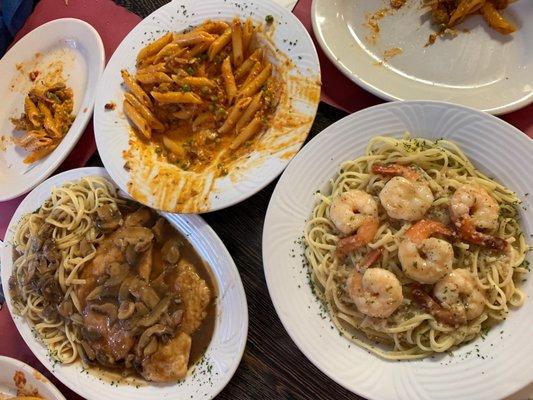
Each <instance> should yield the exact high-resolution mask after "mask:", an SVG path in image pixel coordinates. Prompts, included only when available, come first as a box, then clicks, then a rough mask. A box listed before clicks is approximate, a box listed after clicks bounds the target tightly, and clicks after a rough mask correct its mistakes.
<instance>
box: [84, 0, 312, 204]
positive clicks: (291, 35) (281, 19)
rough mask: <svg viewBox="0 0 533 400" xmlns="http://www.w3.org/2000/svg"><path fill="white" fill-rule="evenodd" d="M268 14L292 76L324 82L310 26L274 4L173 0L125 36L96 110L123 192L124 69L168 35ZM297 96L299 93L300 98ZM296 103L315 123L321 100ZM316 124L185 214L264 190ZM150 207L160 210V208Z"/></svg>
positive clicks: (218, 184) (105, 158)
mask: <svg viewBox="0 0 533 400" xmlns="http://www.w3.org/2000/svg"><path fill="white" fill-rule="evenodd" d="M267 15H272V16H273V18H274V24H276V25H275V30H274V36H273V38H272V40H273V42H274V44H275V45H276V47H277V48H279V49H280V50H281V51H282V52H283V53H285V54H286V55H287V56H288V57H289V58H290V59H291V60H292V62H293V64H294V66H293V67H292V69H291V73H290V74H291V75H292V74H293V71H294V72H298V74H299V75H301V76H303V77H305V78H310V79H311V78H312V79H313V80H314V81H316V82H318V80H319V78H320V65H319V62H318V56H317V53H316V49H315V47H314V45H313V42H312V40H311V38H310V36H309V34H308V33H307V31H306V29H305V27H304V26H303V25H302V24H301V22H300V21H299V20H298V19H297V18H296V17H295V16H294V15H293V14H292V13H291V12H290V11H289V10H288V9H286V8H284V7H282V6H281V5H279V4H277V3H274V2H273V1H271V0H257V1H249V0H232V1H220V0H202V1H197V0H183V1H176V0H174V1H171V2H170V3H169V4H166V5H165V6H163V7H161V8H159V9H158V10H156V11H155V12H154V13H152V14H151V15H149V16H148V17H146V18H145V19H144V20H143V21H142V22H141V23H139V25H137V26H136V27H135V28H134V29H133V30H132V31H131V32H130V33H129V34H128V36H126V38H125V39H124V40H123V41H122V43H121V44H120V46H119V47H118V48H117V50H116V51H115V53H114V54H113V57H112V58H111V60H110V61H109V63H108V64H107V67H106V70H105V72H104V74H103V76H102V80H101V82H100V85H99V87H98V94H97V97H96V103H95V112H94V128H95V135H96V144H97V146H98V151H99V154H100V156H101V158H102V162H103V163H104V166H105V167H106V169H107V171H108V172H109V174H110V175H111V177H112V178H113V180H114V181H115V182H116V183H117V184H118V185H119V187H120V188H121V189H122V190H124V191H125V192H127V191H128V181H129V180H130V174H129V172H128V171H126V170H125V169H124V159H123V157H122V154H123V152H124V151H125V150H127V149H128V147H129V145H128V140H129V131H130V125H129V123H128V121H127V118H126V116H125V115H124V113H123V112H122V103H123V100H124V90H123V89H122V87H121V84H122V78H121V75H120V70H121V69H128V70H130V71H134V70H135V60H136V57H137V53H138V52H139V50H140V49H141V48H142V47H144V46H145V45H146V44H147V43H148V42H150V41H151V40H152V39H153V38H157V37H159V36H161V35H162V34H163V33H164V32H167V31H177V32H180V31H183V30H184V29H187V28H190V27H191V26H196V25H199V24H200V23H202V22H204V21H205V20H207V19H223V20H227V21H231V20H232V19H233V18H234V17H235V16H240V17H242V18H248V17H251V18H252V19H253V20H255V21H257V22H263V23H264V20H265V17H266V16H267ZM292 86H293V87H294V88H297V87H298V85H297V84H292ZM289 90H291V89H289ZM293 90H295V89H293ZM291 93H292V92H291ZM297 96H298V95H297V94H295V98H297ZM108 102H114V103H115V104H116V105H117V107H116V110H115V111H113V112H110V111H106V110H105V104H106V103H108ZM291 104H292V105H293V107H294V108H295V109H296V110H298V111H299V112H300V113H302V114H303V115H305V116H306V117H310V121H311V122H312V119H313V118H314V116H315V114H316V109H317V107H318V97H317V98H316V99H313V100H312V101H300V100H294V99H293V100H292V103H291ZM311 122H310V123H309V124H308V126H307V125H306V127H303V126H302V127H301V128H298V129H302V130H303V129H306V130H305V132H303V131H301V132H300V133H301V136H299V137H301V140H299V141H298V142H297V143H294V144H292V145H290V146H289V147H285V148H283V149H281V150H279V149H277V150H275V151H270V149H269V148H266V149H265V150H264V151H261V152H254V154H252V155H251V158H250V164H252V165H253V166H252V167H247V166H246V165H245V166H242V165H239V166H238V167H239V168H240V169H239V171H240V172H239V177H238V178H237V179H235V178H232V177H231V176H230V175H231V171H230V175H228V176H226V177H221V178H218V179H216V181H215V186H214V188H213V190H211V191H210V193H209V198H208V201H207V202H205V205H200V206H198V207H197V208H195V209H194V210H192V211H191V210H185V212H194V213H198V212H208V211H215V210H219V209H221V208H225V207H229V206H231V205H233V204H236V203H238V202H240V201H242V200H244V199H246V198H248V197H250V196H252V195H253V194H255V193H256V192H258V191H259V190H261V189H262V188H263V187H265V186H266V185H267V184H269V183H270V182H272V180H274V179H275V178H276V177H277V176H278V175H279V174H280V173H281V172H282V171H283V169H284V168H285V166H286V165H287V163H288V162H289V161H290V158H292V157H287V156H286V154H287V152H288V151H290V152H291V154H293V153H295V152H296V151H297V150H298V149H299V148H300V147H301V146H302V144H303V142H304V140H305V137H306V136H307V133H308V130H309V129H310V127H311ZM264 135H267V133H265V134H264ZM255 160H261V162H259V163H257V162H255ZM147 190H148V191H149V190H150V189H147ZM147 205H149V206H151V207H157V205H156V204H147ZM170 211H173V210H170ZM175 211H179V210H175ZM180 212H181V211H180Z"/></svg>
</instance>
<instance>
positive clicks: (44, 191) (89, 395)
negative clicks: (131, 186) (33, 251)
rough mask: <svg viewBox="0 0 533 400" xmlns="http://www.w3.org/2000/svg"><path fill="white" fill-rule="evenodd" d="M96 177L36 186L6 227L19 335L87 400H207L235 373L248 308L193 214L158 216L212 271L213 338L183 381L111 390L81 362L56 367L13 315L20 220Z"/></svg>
mask: <svg viewBox="0 0 533 400" xmlns="http://www.w3.org/2000/svg"><path fill="white" fill-rule="evenodd" d="M91 175H98V176H104V177H106V178H107V179H111V178H109V175H108V174H107V173H106V171H105V170H104V169H103V168H95V167H92V168H79V169H74V170H70V171H66V172H63V173H61V174H58V175H55V176H53V177H51V178H50V179H48V180H46V181H45V182H43V183H41V184H40V185H39V186H37V187H36V188H35V189H34V190H33V191H32V192H31V193H30V194H28V196H26V198H25V199H24V200H23V201H22V203H21V204H20V206H19V207H18V208H17V211H16V212H15V215H14V216H13V218H12V219H11V222H10V224H9V227H8V230H7V233H6V240H5V241H4V248H3V249H2V250H3V251H2V254H1V256H2V258H1V260H2V262H1V264H2V270H1V274H2V285H3V287H4V288H5V295H6V303H7V305H8V307H9V311H10V312H11V316H12V317H13V321H14V322H15V325H16V326H17V329H18V331H19V333H20V334H21V335H22V337H23V339H24V341H25V342H26V344H27V345H28V347H29V348H30V349H31V351H32V352H33V354H35V356H36V357H37V358H38V359H39V361H40V362H41V363H43V365H44V366H45V367H46V368H48V369H49V370H50V371H51V372H52V373H53V374H54V375H55V376H56V377H57V378H58V379H59V380H60V381H61V382H63V383H64V384H65V385H67V386H68V387H69V388H70V389H72V390H73V391H75V392H76V393H78V394H79V395H81V396H83V397H84V398H86V399H89V400H101V399H118V398H120V399H123V400H148V399H154V400H155V399H157V400H159V399H168V400H181V399H190V398H191V399H192V398H201V399H210V398H213V397H214V396H216V395H217V394H218V392H220V391H221V390H222V388H224V386H225V385H226V384H227V383H228V382H229V380H230V379H231V377H232V376H233V373H234V372H235V370H236V369H237V366H238V365H239V362H240V360H241V358H242V354H243V352H244V346H245V344H246V337H247V334H248V308H247V305H246V296H245V294H244V288H243V286H242V282H241V278H240V276H239V272H238V271H237V267H236V266H235V263H234V262H233V259H232V258H231V255H230V254H229V252H228V250H227V249H226V247H225V246H224V244H223V243H222V241H221V240H220V239H219V238H218V236H217V235H216V233H215V232H214V231H213V230H212V229H211V228H210V227H209V225H207V224H206V223H205V222H204V220H203V219H202V218H201V217H200V216H197V215H190V216H186V215H181V216H180V215H176V214H168V213H162V215H163V216H164V217H165V218H166V219H167V220H168V221H169V222H170V223H171V224H172V225H173V226H174V227H175V228H176V229H178V230H179V231H180V232H181V233H182V234H184V235H185V236H186V237H187V239H188V240H189V242H190V243H191V244H192V245H193V246H194V248H195V249H196V251H197V252H198V254H199V255H200V256H201V257H202V258H203V259H204V260H205V261H206V263H207V264H208V265H209V267H210V268H211V271H212V272H213V275H214V277H215V282H214V283H215V284H216V285H217V292H218V294H219V295H218V297H217V305H216V309H217V315H216V322H215V331H214V333H213V338H212V339H211V343H210V344H209V347H208V349H207V350H206V352H205V355H204V360H205V362H202V363H201V364H199V365H196V366H195V367H194V370H195V371H194V372H192V368H191V370H189V375H188V376H187V378H186V379H185V380H184V381H182V382H180V383H178V384H170V385H146V386H140V387H138V388H136V387H135V386H127V385H118V386H117V385H110V384H109V383H108V382H105V381H102V380H100V379H99V378H98V377H96V376H95V375H93V374H87V373H82V367H81V363H77V364H74V365H60V364H56V365H54V363H53V362H52V361H51V360H50V358H49V356H48V353H47V349H46V348H45V347H44V346H43V345H42V344H41V343H40V342H39V341H38V340H37V339H36V338H35V336H34V335H33V334H32V332H31V328H30V326H29V324H28V323H27V322H26V321H25V320H24V319H23V318H21V317H19V316H16V315H15V314H13V309H12V305H11V296H10V295H9V290H7V288H8V287H9V283H8V280H9V277H10V276H11V272H12V269H13V259H12V257H13V256H12V246H11V245H10V244H11V243H12V241H13V234H14V230H15V229H16V226H17V223H18V221H20V218H21V217H22V216H23V215H25V214H27V213H30V212H33V211H35V210H36V209H37V208H38V207H40V206H41V205H42V203H43V202H44V201H45V200H46V199H47V198H49V197H50V191H51V189H52V187H54V186H60V185H62V184H64V183H65V182H70V181H75V180H79V179H80V178H82V177H84V176H91Z"/></svg>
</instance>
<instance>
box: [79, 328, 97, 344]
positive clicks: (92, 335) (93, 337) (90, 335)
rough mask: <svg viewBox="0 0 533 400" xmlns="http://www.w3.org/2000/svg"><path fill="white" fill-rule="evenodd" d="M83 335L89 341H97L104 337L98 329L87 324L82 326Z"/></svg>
mask: <svg viewBox="0 0 533 400" xmlns="http://www.w3.org/2000/svg"><path fill="white" fill-rule="evenodd" d="M81 337H82V338H83V339H85V340H87V341H89V342H95V341H97V340H100V339H101V338H102V335H101V334H100V332H98V331H94V330H91V329H87V328H86V327H85V326H83V327H82V328H81Z"/></svg>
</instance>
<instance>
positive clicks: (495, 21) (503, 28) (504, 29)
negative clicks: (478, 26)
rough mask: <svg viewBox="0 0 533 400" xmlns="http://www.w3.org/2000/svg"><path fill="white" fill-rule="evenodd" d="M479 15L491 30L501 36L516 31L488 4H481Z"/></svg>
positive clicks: (514, 27)
mask: <svg viewBox="0 0 533 400" xmlns="http://www.w3.org/2000/svg"><path fill="white" fill-rule="evenodd" d="M481 14H482V15H483V18H484V19H485V21H487V24H489V26H490V27H491V28H493V29H495V30H496V31H498V32H500V33H501V34H503V35H509V34H511V33H513V32H514V31H516V26H514V25H513V24H512V23H510V22H509V21H508V20H506V19H505V18H504V17H503V16H502V15H501V14H500V13H499V12H498V10H496V8H495V7H494V5H492V3H490V2H486V3H485V4H483V6H482V7H481Z"/></svg>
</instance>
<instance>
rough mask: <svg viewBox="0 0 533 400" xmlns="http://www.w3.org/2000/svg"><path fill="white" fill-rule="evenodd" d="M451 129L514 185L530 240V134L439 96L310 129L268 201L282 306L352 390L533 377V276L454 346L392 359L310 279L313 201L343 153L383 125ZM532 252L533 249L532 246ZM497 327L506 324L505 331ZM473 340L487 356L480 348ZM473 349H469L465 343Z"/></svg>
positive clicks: (272, 261)
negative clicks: (511, 301)
mask: <svg viewBox="0 0 533 400" xmlns="http://www.w3.org/2000/svg"><path fill="white" fill-rule="evenodd" d="M405 131H409V132H411V134H412V136H413V137H425V138H429V139H437V138H446V139H449V140H452V141H454V142H455V143H457V144H458V145H459V146H460V147H461V149H462V150H463V151H464V152H465V154H466V155H467V157H469V158H470V160H472V162H473V163H474V165H475V166H476V167H477V168H479V169H480V170H481V171H483V172H485V173H487V174H488V175H489V176H494V177H496V179H497V180H498V181H499V182H502V183H503V184H504V185H506V186H507V187H509V188H510V189H512V190H514V191H515V192H516V193H517V195H518V196H519V197H520V198H521V199H522V200H523V201H524V204H523V205H522V206H521V207H520V208H519V211H520V217H521V219H522V227H523V229H524V234H525V237H526V239H527V240H529V242H530V243H531V242H532V239H531V236H530V235H531V234H533V209H532V208H531V207H530V203H529V197H526V193H528V192H531V188H532V187H533V175H532V174H531V171H533V158H532V157H531V154H533V141H532V140H531V139H530V138H528V137H527V136H526V135H525V134H523V133H522V132H520V131H519V130H517V129H516V128H513V127H512V126H511V125H509V124H507V123H505V122H503V121H502V120H500V119H498V118H496V117H493V116H491V115H488V114H485V113H482V112H479V111H476V110H473V109H469V108H465V107H461V106H458V105H453V104H447V103H439V102H423V101H414V102H402V103H400V102H394V103H386V104H382V105H379V106H375V107H371V108H367V109H365V110H362V111H359V112H357V113H355V114H352V115H349V116H348V117H346V118H343V119H342V120H340V121H338V122H336V123H335V124H333V125H331V126H329V127H328V128H326V129H325V130H324V131H322V132H321V133H320V134H319V135H317V136H316V137H315V138H313V139H312V140H311V141H310V142H309V143H308V144H307V145H306V146H305V147H304V148H303V149H302V150H301V151H300V152H299V153H298V155H297V156H296V157H295V158H294V160H293V161H292V162H291V163H290V165H289V167H288V168H287V170H286V171H285V172H284V173H283V175H282V176H281V178H280V180H279V182H278V184H277V186H276V189H275V190H274V193H273V194H272V198H271V200H270V204H269V206H268V211H267V214H266V219H265V224H264V231H263V263H264V269H265V275H266V281H267V284H268V289H269V292H270V296H271V298H272V301H273V303H274V306H275V308H276V311H277V313H278V315H279V317H280V319H281V321H282V323H283V325H284V326H285V328H286V329H287V331H288V332H289V335H290V336H291V337H292V339H293V340H294V341H295V343H296V344H297V345H298V347H299V348H300V350H301V351H302V352H303V353H304V354H305V355H306V356H307V358H309V360H311V362H312V363H313V364H315V365H316V366H317V367H318V368H320V369H321V370H322V371H323V372H324V373H325V374H326V375H328V376H329V377H330V378H332V379H334V380H335V381H336V382H338V383H339V384H341V385H342V386H344V387H345V388H347V389H348V390H351V391H352V392H354V393H357V394H360V395H361V396H364V397H367V398H369V399H383V400H393V399H394V400H401V399H406V400H417V399H432V400H449V399H454V400H459V399H465V400H466V399H468V400H475V399H479V400H488V399H501V398H503V397H504V396H507V395H510V394H512V393H513V392H515V391H517V390H518V389H520V388H522V387H524V386H526V385H527V384H528V383H530V382H532V381H533V369H532V368H531V361H532V360H533V341H532V340H531V334H530V332H531V331H530V327H531V322H532V317H531V316H532V315H533V301H532V300H531V294H533V279H531V278H530V279H528V280H527V282H526V283H525V284H524V290H525V292H526V293H527V299H526V302H525V304H524V305H523V306H522V307H521V308H519V309H517V310H512V311H511V312H510V313H509V316H508V318H507V320H506V321H504V322H503V323H501V324H499V325H498V326H496V327H495V328H493V329H491V330H490V331H489V333H488V335H487V337H486V338H485V340H481V339H478V340H475V341H473V342H472V343H469V344H465V345H464V346H462V347H460V348H459V349H457V350H456V351H454V355H455V356H454V357H451V356H449V355H447V354H443V355H440V356H437V357H435V358H434V359H432V358H427V359H424V360H418V361H410V362H394V361H385V360H383V359H380V358H378V357H377V356H375V355H373V354H369V353H367V352H366V351H365V350H363V349H362V348H359V347H357V346H356V345H354V344H352V343H351V342H349V341H348V340H347V339H345V338H344V337H341V336H340V335H339V332H338V331H337V329H336V328H333V325H332V322H331V320H330V318H329V316H328V317H326V318H325V319H323V318H322V317H321V316H320V314H322V312H321V308H320V304H319V302H318V300H316V298H315V296H314V295H313V294H312V292H311V289H310V287H309V284H308V277H307V265H306V263H304V262H303V261H304V255H303V249H302V247H301V245H300V244H298V243H301V238H302V235H303V232H304V225H305V222H306V220H307V219H308V218H309V216H310V214H311V211H312V209H313V205H314V204H315V198H314V193H315V191H316V190H317V189H321V188H323V187H325V186H326V185H327V182H328V180H329V179H330V178H332V177H333V176H334V175H335V174H336V173H338V170H339V168H340V164H341V163H342V162H344V161H346V160H351V159H354V158H356V157H358V156H361V155H363V154H364V151H365V148H366V146H367V144H368V141H369V140H370V139H371V138H372V137H374V136H377V135H390V136H396V137H398V136H401V135H402V133H404V132H405ZM527 258H528V260H530V261H532V260H533V257H531V255H530V254H529V255H528V256H527ZM500 331H502V332H503V333H501V334H500ZM476 348H479V354H480V355H483V356H484V357H485V359H481V358H478V357H476V356H475V354H476V351H473V350H475V349H476ZM472 351H473V353H474V355H471V356H470V357H469V356H468V355H467V353H468V352H472Z"/></svg>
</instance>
